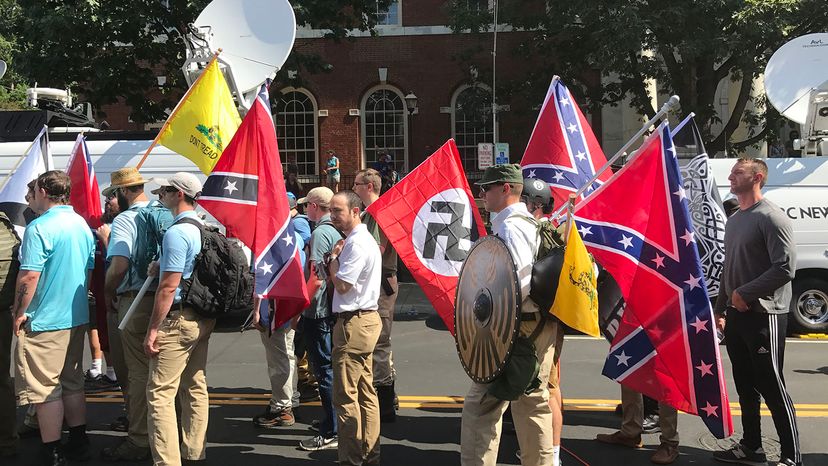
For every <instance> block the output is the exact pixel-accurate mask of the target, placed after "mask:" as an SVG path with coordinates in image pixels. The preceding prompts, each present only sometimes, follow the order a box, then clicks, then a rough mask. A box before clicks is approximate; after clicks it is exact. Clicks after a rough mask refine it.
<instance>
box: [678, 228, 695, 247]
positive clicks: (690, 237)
mask: <svg viewBox="0 0 828 466" xmlns="http://www.w3.org/2000/svg"><path fill="white" fill-rule="evenodd" d="M679 238H681V239H683V240H684V245H685V246H690V243H695V242H696V234H695V233H693V232H692V231H690V230H687V229H685V230H684V234H683V235H681V236H679Z"/></svg>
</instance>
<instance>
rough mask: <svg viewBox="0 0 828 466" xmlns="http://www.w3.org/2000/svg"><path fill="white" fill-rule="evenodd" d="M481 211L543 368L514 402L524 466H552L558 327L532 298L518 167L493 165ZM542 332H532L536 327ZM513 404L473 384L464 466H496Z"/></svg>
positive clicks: (529, 234)
mask: <svg viewBox="0 0 828 466" xmlns="http://www.w3.org/2000/svg"><path fill="white" fill-rule="evenodd" d="M477 185H478V186H479V187H480V196H481V197H482V198H483V206H484V207H485V208H486V210H487V211H488V212H489V213H490V214H491V219H492V234H494V235H496V236H498V237H499V238H501V239H502V240H503V241H504V242H505V243H506V246H507V247H508V248H509V251H510V252H511V253H512V260H513V261H514V266H515V270H516V272H517V277H518V280H519V281H520V288H521V296H522V298H523V302H522V303H521V310H522V315H521V325H520V332H521V334H522V335H524V336H527V337H528V336H530V335H532V334H533V333H537V336H536V337H535V339H534V341H533V343H534V345H535V352H536V355H537V358H538V363H539V365H540V372H539V375H538V377H539V378H540V386H539V387H538V388H537V389H535V390H533V391H531V392H530V393H529V394H528V395H521V396H520V398H518V399H517V400H516V401H512V402H511V407H512V417H513V419H514V422H515V430H516V431H517V437H518V444H519V446H520V449H521V452H523V453H522V455H521V463H522V464H523V465H524V466H530V465H531V466H547V465H551V464H553V438H552V430H551V429H550V428H549V427H550V426H551V425H552V409H551V408H550V407H549V389H548V387H547V382H548V380H547V379H548V377H549V373H550V370H551V369H552V360H553V355H554V342H555V339H556V332H555V327H554V326H551V325H544V323H545V320H543V319H542V316H541V315H540V312H539V310H538V306H537V304H535V302H534V301H532V299H530V298H529V288H530V285H531V278H532V266H533V265H534V263H535V256H536V255H537V252H538V246H539V244H540V238H539V236H538V226H537V223H536V221H535V219H534V217H533V216H532V214H531V213H530V212H529V211H528V210H527V208H526V205H525V204H523V203H522V202H520V196H521V193H522V191H523V175H522V174H521V170H520V166H519V165H516V164H507V165H495V166H493V167H489V168H487V169H486V171H485V172H484V173H483V179H482V180H481V181H479V182H478V183H477ZM539 325H542V326H543V327H542V328H541V330H540V331H539V332H534V331H535V329H536V328H537V326H539ZM507 406H509V402H507V401H503V400H500V399H497V398H495V397H494V396H492V395H490V394H488V385H487V384H480V383H472V386H471V389H469V393H468V394H467V395H466V399H465V401H464V403H463V416H462V424H461V432H460V464H461V465H463V466H494V465H495V464H496V463H497V449H498V444H499V443H500V432H501V422H502V417H503V413H504V412H505V411H506V408H507Z"/></svg>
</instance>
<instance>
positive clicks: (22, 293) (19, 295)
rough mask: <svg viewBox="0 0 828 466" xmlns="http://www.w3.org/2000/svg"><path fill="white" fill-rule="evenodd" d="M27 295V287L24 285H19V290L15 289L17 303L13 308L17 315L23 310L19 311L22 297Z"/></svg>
mask: <svg viewBox="0 0 828 466" xmlns="http://www.w3.org/2000/svg"><path fill="white" fill-rule="evenodd" d="M27 294H29V285H28V284H26V283H24V284H22V285H20V288H18V289H17V303H16V305H15V308H16V309H17V312H18V313H22V312H23V309H21V307H22V306H23V297H24V296H26V295H27Z"/></svg>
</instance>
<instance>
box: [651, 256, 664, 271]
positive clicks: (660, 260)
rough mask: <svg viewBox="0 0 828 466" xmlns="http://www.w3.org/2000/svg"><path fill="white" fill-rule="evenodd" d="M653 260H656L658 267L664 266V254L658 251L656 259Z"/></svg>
mask: <svg viewBox="0 0 828 466" xmlns="http://www.w3.org/2000/svg"><path fill="white" fill-rule="evenodd" d="M652 261H653V262H655V266H656V268H657V269H659V268H661V267H664V256H662V255H660V254H659V253H656V256H655V259H652Z"/></svg>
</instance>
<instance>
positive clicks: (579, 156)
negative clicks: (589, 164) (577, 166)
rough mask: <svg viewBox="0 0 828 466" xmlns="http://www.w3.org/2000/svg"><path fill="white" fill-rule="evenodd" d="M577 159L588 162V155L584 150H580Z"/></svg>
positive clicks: (576, 155)
mask: <svg viewBox="0 0 828 466" xmlns="http://www.w3.org/2000/svg"><path fill="white" fill-rule="evenodd" d="M575 158H577V159H578V160H580V161H582V162H583V161H584V160H586V153H585V152H584V151H582V150H579V151H578V153H577V154H575Z"/></svg>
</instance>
